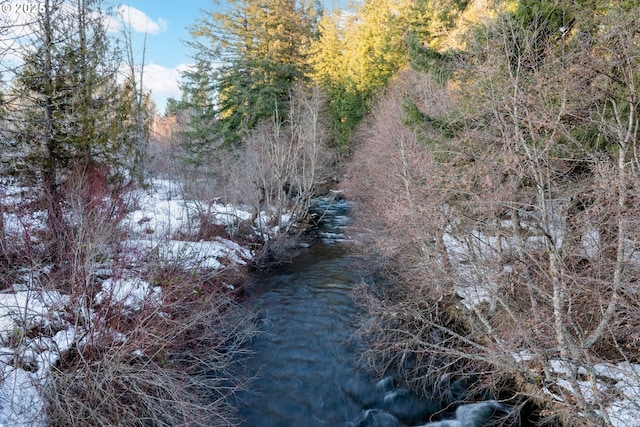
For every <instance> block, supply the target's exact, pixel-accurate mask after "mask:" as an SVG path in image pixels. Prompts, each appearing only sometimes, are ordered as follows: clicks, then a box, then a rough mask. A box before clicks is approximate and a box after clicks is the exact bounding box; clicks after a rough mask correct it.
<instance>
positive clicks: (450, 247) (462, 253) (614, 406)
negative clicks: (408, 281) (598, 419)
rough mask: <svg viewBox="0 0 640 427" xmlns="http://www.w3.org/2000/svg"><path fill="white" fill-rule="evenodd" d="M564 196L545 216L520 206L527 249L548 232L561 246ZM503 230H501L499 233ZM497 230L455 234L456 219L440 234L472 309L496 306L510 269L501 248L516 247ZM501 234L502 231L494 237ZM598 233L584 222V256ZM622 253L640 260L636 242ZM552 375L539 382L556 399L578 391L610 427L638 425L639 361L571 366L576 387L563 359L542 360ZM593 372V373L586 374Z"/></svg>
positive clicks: (519, 356)
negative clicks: (499, 288) (548, 380)
mask: <svg viewBox="0 0 640 427" xmlns="http://www.w3.org/2000/svg"><path fill="white" fill-rule="evenodd" d="M563 203H565V201H564V200H561V199H559V200H553V201H549V205H548V206H549V208H550V209H549V212H547V218H546V221H543V218H542V215H541V214H540V213H537V212H527V211H522V212H521V220H522V223H521V226H522V227H523V228H524V229H526V231H527V233H526V236H525V237H524V238H523V241H522V245H523V246H524V248H525V250H528V251H532V250H536V249H542V248H545V246H546V245H548V244H549V241H548V240H547V237H546V236H549V237H550V238H551V243H552V244H553V245H554V246H555V248H556V249H557V248H560V246H561V245H562V241H563V240H564V234H565V232H566V219H565V217H564V216H563V215H562V214H561V212H562V210H563V209H562V205H563ZM540 224H545V225H546V230H545V231H546V233H545V234H546V236H545V235H543V234H542V233H541V230H540ZM511 227H512V223H511V221H510V220H504V221H502V222H501V223H499V224H498V228H499V229H502V230H510V229H511ZM500 234H501V235H500ZM500 234H499V233H495V234H491V233H490V232H485V231H480V230H476V231H474V232H472V233H468V234H466V236H468V237H467V238H466V239H463V238H461V237H459V235H458V234H456V230H455V224H454V225H451V226H449V228H448V230H447V233H444V234H443V236H442V240H443V243H444V246H445V248H446V250H447V254H448V257H449V260H450V262H451V265H452V266H453V267H454V271H455V274H456V275H457V277H456V280H455V282H456V293H457V294H458V295H459V296H460V298H461V301H462V303H463V304H464V305H465V306H466V307H467V308H468V309H470V310H473V309H475V308H476V307H478V306H479V305H480V304H482V303H488V304H489V306H490V308H494V307H495V298H494V293H495V292H496V291H495V289H496V288H497V286H498V283H499V280H498V279H500V278H501V277H503V276H504V275H508V274H510V273H511V272H512V271H513V268H514V267H513V266H512V265H503V264H502V262H501V258H500V252H501V251H502V253H509V252H510V251H511V252H513V251H515V250H516V244H517V242H516V240H515V238H514V237H511V236H512V234H511V233H509V232H505V233H500ZM498 235H500V237H498ZM599 245H600V236H599V233H598V232H597V230H595V229H589V228H588V227H587V228H586V231H585V232H584V233H583V234H582V236H581V246H582V251H583V253H584V254H585V256H587V257H589V258H593V257H595V256H596V254H597V253H598V250H599ZM625 246H626V247H625V257H626V258H627V259H628V260H629V261H630V262H634V263H636V264H638V265H640V253H638V251H637V244H636V243H635V242H633V241H628V242H626V245H625ZM512 357H513V358H514V360H515V361H516V362H517V363H528V362H535V361H536V360H537V356H536V355H535V354H534V353H533V352H531V351H530V350H522V351H520V352H517V353H513V354H512ZM543 363H546V364H547V365H548V366H549V368H550V370H551V373H552V375H553V376H554V380H553V384H552V385H549V386H547V387H544V388H543V392H545V393H546V394H548V395H549V396H550V397H551V398H553V399H554V400H556V401H559V402H564V400H565V399H564V398H563V397H562V395H561V394H560V393H558V392H559V391H564V392H567V393H568V394H569V395H571V394H573V395H574V396H576V395H581V396H582V397H583V398H584V399H585V401H586V402H587V403H588V404H590V405H592V406H593V407H594V408H599V409H598V410H597V412H598V413H600V414H601V415H603V416H605V417H607V418H608V419H609V421H610V422H611V424H612V425H613V426H614V427H637V426H638V425H640V421H639V420H640V365H639V364H633V363H629V362H623V363H617V364H614V363H611V364H609V363H602V364H598V365H595V366H594V367H593V369H592V371H591V372H588V371H587V370H586V369H585V368H584V367H575V369H576V371H577V373H578V376H577V381H576V385H577V387H578V388H579V389H578V390H576V389H575V387H574V385H572V384H571V383H570V382H569V381H568V379H567V378H568V377H569V375H568V373H567V372H566V368H567V367H566V364H565V363H563V362H562V361H561V360H559V359H553V358H552V359H550V360H546V361H543ZM589 374H592V375H589Z"/></svg>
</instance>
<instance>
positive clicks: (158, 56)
mask: <svg viewBox="0 0 640 427" xmlns="http://www.w3.org/2000/svg"><path fill="white" fill-rule="evenodd" d="M323 3H324V5H325V7H326V8H332V7H336V5H338V4H342V3H344V0H323ZM112 5H113V7H114V10H115V11H117V12H118V13H119V15H120V17H121V20H122V21H124V22H128V23H130V26H131V29H132V32H133V43H134V52H135V54H136V55H137V61H138V62H141V61H142V52H143V50H144V49H143V47H144V46H145V42H144V38H145V34H146V54H145V77H144V78H145V80H146V83H145V86H146V87H147V88H148V89H150V90H151V96H152V99H153V101H154V102H155V103H156V106H157V109H158V112H159V113H163V112H164V108H165V104H166V100H167V98H168V97H174V98H177V99H179V98H180V90H179V88H178V83H177V80H178V78H179V70H183V69H184V68H185V67H187V66H188V64H190V63H191V62H192V61H191V55H192V53H193V52H191V51H190V49H189V48H188V47H187V46H186V45H185V43H184V42H185V41H186V40H189V30H188V27H190V26H191V25H192V24H193V23H194V22H195V21H196V20H197V19H199V18H200V17H201V16H202V14H201V10H203V9H204V10H212V9H213V8H214V7H218V8H220V7H224V2H220V5H216V3H215V2H214V1H213V0H183V1H165V0H121V2H118V0H112ZM120 27H121V28H122V23H120Z"/></svg>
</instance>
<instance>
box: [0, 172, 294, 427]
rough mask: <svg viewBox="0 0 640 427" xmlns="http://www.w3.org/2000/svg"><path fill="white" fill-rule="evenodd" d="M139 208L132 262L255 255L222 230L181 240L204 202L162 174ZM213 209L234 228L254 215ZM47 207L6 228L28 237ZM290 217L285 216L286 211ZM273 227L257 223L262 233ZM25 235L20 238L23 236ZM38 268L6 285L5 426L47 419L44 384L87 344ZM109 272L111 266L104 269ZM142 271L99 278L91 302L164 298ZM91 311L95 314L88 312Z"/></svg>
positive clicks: (196, 261)
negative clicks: (71, 352) (66, 356)
mask: <svg viewBox="0 0 640 427" xmlns="http://www.w3.org/2000/svg"><path fill="white" fill-rule="evenodd" d="M25 194H28V191H24V189H19V188H11V189H10V191H6V192H5V195H4V197H3V198H2V200H0V202H2V203H4V204H6V205H7V206H17V205H18V204H19V203H21V201H22V198H23V197H24V195H25ZM137 199H138V202H137V206H138V207H139V208H138V209H136V210H135V211H133V212H131V213H129V214H128V216H127V217H126V219H125V221H124V227H125V228H126V229H127V231H128V233H127V234H128V235H129V238H128V239H127V240H126V241H124V242H122V244H121V251H122V254H123V256H124V257H126V258H128V260H129V261H132V262H131V263H130V265H137V266H140V265H143V264H141V262H146V261H148V260H149V258H150V257H153V261H154V262H157V263H173V264H174V265H175V263H178V264H179V265H180V266H183V267H186V268H189V269H208V270H211V269H213V270H220V269H223V268H227V267H233V266H234V265H243V264H246V263H247V262H248V261H249V260H250V259H251V258H252V256H253V253H252V252H251V250H250V249H249V248H246V247H243V246H241V245H239V244H238V243H236V242H234V241H232V240H229V239H225V238H222V237H216V238H215V239H213V240H212V241H197V242H196V241H186V240H178V239H177V238H176V237H175V236H188V235H191V233H192V232H194V230H196V228H197V227H198V226H199V224H198V215H196V213H198V214H200V215H201V214H202V205H196V203H195V202H188V201H185V200H182V199H181V197H180V191H179V187H178V186H177V185H176V184H175V183H173V182H171V181H162V180H157V181H154V182H153V183H152V190H151V191H145V192H142V191H141V192H140V194H138V197H137ZM206 208H207V212H206V213H207V215H209V216H210V218H211V219H210V220H211V221H213V222H214V223H215V224H219V225H222V226H225V227H233V226H235V225H237V224H238V223H239V222H241V221H248V220H250V219H251V218H253V217H254V215H252V214H251V213H250V212H249V211H247V210H243V209H240V208H237V207H234V206H230V205H223V204H219V203H216V202H211V203H208V204H207V205H206ZM43 218H44V215H43V214H42V213H37V212H36V213H33V214H29V215H24V214H23V215H20V216H19V215H18V214H15V213H11V212H9V213H5V217H4V220H5V228H6V229H7V233H8V234H11V233H15V235H16V236H22V237H24V235H25V231H27V230H33V229H37V228H43V227H44V225H43ZM285 219H287V218H285ZM269 231H270V230H257V229H256V230H255V232H256V233H257V234H263V233H265V232H269ZM22 237H21V238H22ZM46 269H47V266H43V267H42V269H41V270H40V271H25V274H24V280H21V281H20V282H19V283H15V284H14V285H13V287H12V289H8V290H4V291H2V292H0V427H9V426H45V425H46V424H47V423H46V419H45V418H44V415H43V412H42V407H43V399H42V397H41V395H40V394H39V392H38V389H39V388H40V387H42V385H43V384H45V383H46V381H47V377H48V372H49V370H50V368H51V367H52V366H53V365H54V364H55V363H56V361H57V360H58V359H59V357H60V355H61V354H62V353H63V352H64V351H66V350H68V349H69V348H70V347H71V346H73V345H78V344H79V345H82V339H83V338H82V337H83V332H84V331H83V330H82V327H81V326H76V325H74V324H72V323H70V322H69V321H67V320H66V318H67V317H68V316H67V317H65V315H64V313H65V310H66V309H68V305H69V302H70V298H69V296H68V295H64V294H62V293H61V292H59V291H56V290H45V289H43V288H42V287H41V286H40V282H41V281H40V280H38V278H39V277H41V275H46V272H47V271H46ZM104 270H106V275H108V274H109V272H110V271H109V268H108V267H107V268H106V269H104V268H103V269H102V270H101V275H104V273H105V271H104ZM139 271H140V270H136V269H130V270H128V271H125V272H122V271H120V270H119V271H118V277H117V278H116V277H109V278H107V279H106V280H104V281H103V282H102V284H101V291H100V292H98V294H97V295H96V297H95V300H94V301H93V302H92V303H91V304H89V305H90V306H97V305H100V304H112V305H117V306H118V307H121V308H122V310H124V311H127V310H128V311H135V310H138V309H139V308H140V307H141V306H142V305H143V304H162V289H161V288H160V287H158V286H152V285H151V284H149V283H148V282H146V281H145V280H142V279H141V278H140V277H139V276H138V274H139ZM86 315H87V316H92V314H91V313H87V314H86Z"/></svg>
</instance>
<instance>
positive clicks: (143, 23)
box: [114, 4, 167, 34]
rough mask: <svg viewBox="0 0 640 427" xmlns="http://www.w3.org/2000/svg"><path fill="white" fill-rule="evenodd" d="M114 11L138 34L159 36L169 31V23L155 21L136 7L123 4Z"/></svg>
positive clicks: (160, 20) (159, 20) (161, 20)
mask: <svg viewBox="0 0 640 427" xmlns="http://www.w3.org/2000/svg"><path fill="white" fill-rule="evenodd" d="M114 11H115V12H116V13H117V14H118V16H119V17H120V19H122V21H123V22H124V23H125V24H126V25H130V26H131V28H133V30H134V31H136V32H139V33H149V34H158V33H160V32H162V31H165V30H166V29H167V21H165V20H164V19H162V18H158V20H157V21H154V20H153V19H151V18H149V17H148V16H147V15H146V14H145V13H144V12H142V11H141V10H139V9H136V8H135V7H131V6H127V5H124V4H121V5H119V6H116V7H115V8H114Z"/></svg>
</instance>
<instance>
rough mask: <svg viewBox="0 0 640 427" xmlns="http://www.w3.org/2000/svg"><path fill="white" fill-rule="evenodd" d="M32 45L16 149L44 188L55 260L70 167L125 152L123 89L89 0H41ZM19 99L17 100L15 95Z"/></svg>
mask: <svg viewBox="0 0 640 427" xmlns="http://www.w3.org/2000/svg"><path fill="white" fill-rule="evenodd" d="M43 2H44V3H43V6H44V12H43V13H42V14H41V15H40V16H39V21H38V28H37V30H36V31H35V33H34V34H35V38H34V43H33V50H30V51H28V52H27V53H26V54H25V55H24V66H23V68H22V70H21V71H20V73H19V74H18V75H17V77H16V87H15V91H16V92H17V96H18V99H19V100H20V101H19V103H20V105H19V106H18V107H19V108H18V109H17V112H16V113H15V114H14V115H13V117H12V121H13V124H12V129H13V131H14V139H15V140H16V142H17V143H18V146H17V147H16V148H17V150H16V154H17V155H18V156H20V157H21V158H22V159H23V163H26V165H27V167H28V169H29V170H31V171H35V173H34V174H33V175H32V177H33V178H34V179H35V182H33V184H40V185H42V187H43V190H44V195H45V199H46V201H47V218H48V219H47V221H48V228H49V230H50V232H51V237H52V241H53V243H54V244H53V248H52V258H53V260H54V263H55V264H56V266H58V267H59V266H60V265H61V263H62V261H63V259H64V257H65V252H66V250H67V248H66V243H67V240H68V236H69V231H68V224H67V219H66V217H65V215H64V193H65V189H64V187H65V182H66V180H67V179H68V178H69V175H70V174H69V171H73V170H80V169H82V168H87V167H96V166H98V167H107V168H109V167H112V169H113V171H123V172H124V169H123V168H124V167H125V166H126V163H127V159H126V157H125V156H126V155H127V154H130V153H131V147H132V144H135V143H137V142H138V141H137V140H134V139H132V138H130V135H131V133H130V131H129V130H128V129H127V126H128V125H130V124H131V123H132V121H131V120H128V118H129V117H130V116H131V115H132V114H133V112H132V111H131V108H130V105H124V104H122V103H125V104H126V103H128V102H129V101H130V98H129V97H127V96H126V92H127V88H126V85H125V86H124V87H120V86H119V84H118V82H117V67H118V65H119V64H120V60H119V56H118V55H117V54H116V52H115V51H113V50H111V48H110V47H109V43H108V39H107V36H106V29H105V27H104V23H103V21H102V18H101V15H100V14H99V13H96V12H97V11H98V10H99V3H98V2H96V1H94V0H78V2H77V3H76V5H75V8H74V7H71V6H70V5H69V4H68V3H66V2H64V1H62V0H43ZM16 103H18V101H16Z"/></svg>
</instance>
